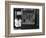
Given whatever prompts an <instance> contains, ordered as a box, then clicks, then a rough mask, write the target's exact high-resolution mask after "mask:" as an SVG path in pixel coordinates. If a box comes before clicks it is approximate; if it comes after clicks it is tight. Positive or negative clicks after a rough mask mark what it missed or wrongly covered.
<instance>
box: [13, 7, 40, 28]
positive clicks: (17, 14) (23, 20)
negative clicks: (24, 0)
mask: <svg viewBox="0 0 46 38" xmlns="http://www.w3.org/2000/svg"><path fill="white" fill-rule="evenodd" d="M13 14H14V18H13V20H14V21H13V22H14V26H13V27H14V29H39V9H32V8H14V9H13Z"/></svg>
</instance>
